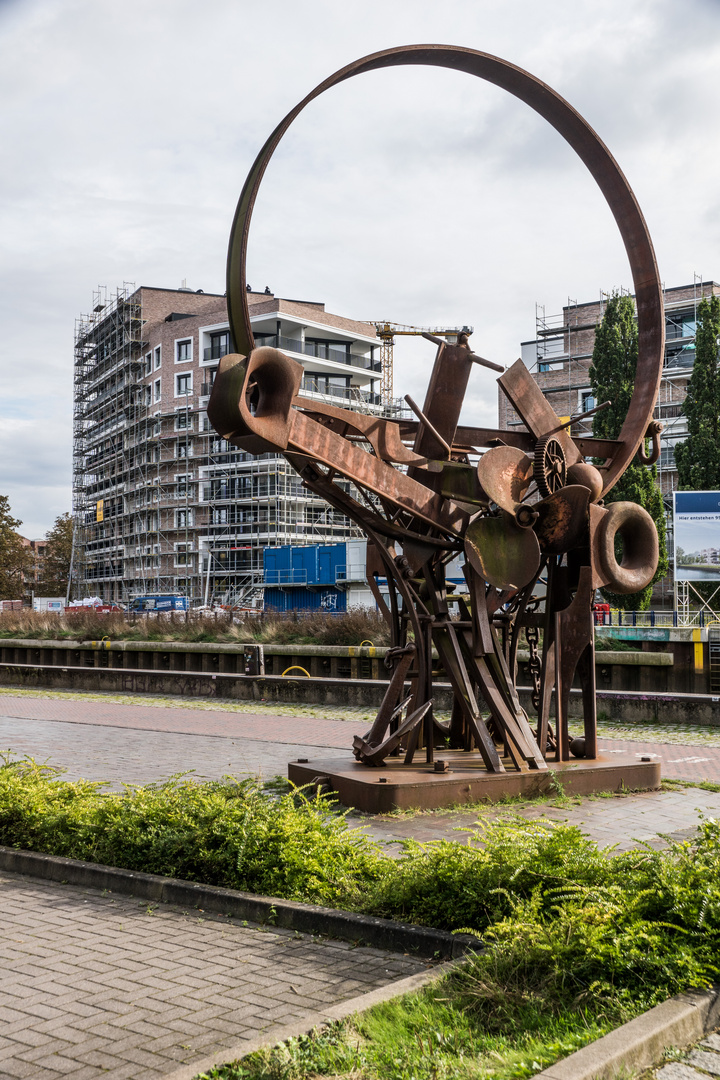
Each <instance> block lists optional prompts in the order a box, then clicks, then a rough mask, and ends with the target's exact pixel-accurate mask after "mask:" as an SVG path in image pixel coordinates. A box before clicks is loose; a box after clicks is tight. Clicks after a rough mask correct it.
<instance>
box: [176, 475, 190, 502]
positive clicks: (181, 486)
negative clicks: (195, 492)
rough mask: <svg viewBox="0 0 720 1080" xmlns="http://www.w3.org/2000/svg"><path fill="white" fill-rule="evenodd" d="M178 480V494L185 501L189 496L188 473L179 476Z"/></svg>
mask: <svg viewBox="0 0 720 1080" xmlns="http://www.w3.org/2000/svg"><path fill="white" fill-rule="evenodd" d="M176 480H177V494H178V497H179V498H182V499H184V498H185V496H186V495H187V494H188V480H189V476H188V474H187V473H184V474H182V475H180V476H177V477H176Z"/></svg>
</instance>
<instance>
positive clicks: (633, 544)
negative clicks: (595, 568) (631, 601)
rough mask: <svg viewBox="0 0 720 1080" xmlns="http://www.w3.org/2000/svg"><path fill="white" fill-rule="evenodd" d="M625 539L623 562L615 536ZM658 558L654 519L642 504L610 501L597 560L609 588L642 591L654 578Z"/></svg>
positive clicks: (625, 592) (601, 523)
mask: <svg viewBox="0 0 720 1080" xmlns="http://www.w3.org/2000/svg"><path fill="white" fill-rule="evenodd" d="M618 535H619V536H620V538H621V539H622V546H623V552H622V562H618V561H617V558H616V557H615V537H616V536H618ZM658 558H659V548H658V535H657V529H656V528H655V522H654V521H653V519H652V518H651V517H650V515H649V514H648V512H647V510H644V509H643V507H642V506H638V505H637V503H631V502H616V503H611V504H610V506H608V508H607V513H606V514H604V515H603V517H602V519H601V521H600V524H599V526H598V536H597V559H598V564H599V567H600V571H601V572H602V575H603V577H604V578H605V580H606V581H607V586H606V587H607V588H608V589H611V590H612V592H616V593H621V594H622V595H626V594H628V593H636V592H640V590H641V589H644V588H645V587H646V586H647V585H649V584H650V582H651V581H652V579H653V578H654V577H655V571H656V570H657V564H658Z"/></svg>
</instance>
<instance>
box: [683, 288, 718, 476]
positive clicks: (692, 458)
mask: <svg viewBox="0 0 720 1080" xmlns="http://www.w3.org/2000/svg"><path fill="white" fill-rule="evenodd" d="M719 337H720V297H718V296H712V297H710V300H702V301H701V302H700V305H699V306H698V325H697V332H696V335H695V364H694V367H693V370H692V375H691V376H690V380H689V382H688V390H687V397H686V398H685V415H686V416H687V426H688V437H687V439H686V440H685V441H684V442H681V443H678V444H677V445H676V446H675V462H676V464H677V469H678V482H679V485H680V488H681V489H684V490H685V491H720V370H719V369H718V338H719Z"/></svg>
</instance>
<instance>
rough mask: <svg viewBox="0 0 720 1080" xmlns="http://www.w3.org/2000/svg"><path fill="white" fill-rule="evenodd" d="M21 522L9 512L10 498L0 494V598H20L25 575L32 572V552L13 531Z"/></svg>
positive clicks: (23, 589) (23, 588) (23, 587)
mask: <svg viewBox="0 0 720 1080" xmlns="http://www.w3.org/2000/svg"><path fill="white" fill-rule="evenodd" d="M19 525H22V522H21V521H19V520H18V519H17V518H14V517H13V516H12V514H11V513H10V500H9V499H8V497H7V495H0V600H20V599H21V598H22V595H23V592H24V591H25V575H26V574H31V573H32V568H33V562H34V559H33V554H32V551H31V550H30V548H28V547H26V546H25V544H23V541H22V537H21V536H19V535H18V534H17V532H16V531H15V530H16V529H17V527H18V526H19Z"/></svg>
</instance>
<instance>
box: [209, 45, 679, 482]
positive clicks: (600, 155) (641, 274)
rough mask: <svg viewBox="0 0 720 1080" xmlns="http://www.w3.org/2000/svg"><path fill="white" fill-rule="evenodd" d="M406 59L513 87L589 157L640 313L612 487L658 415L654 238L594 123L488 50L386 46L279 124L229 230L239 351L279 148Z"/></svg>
mask: <svg viewBox="0 0 720 1080" xmlns="http://www.w3.org/2000/svg"><path fill="white" fill-rule="evenodd" d="M405 65H426V66H430V67H442V68H453V69H455V70H457V71H464V72H467V73H468V74H469V75H475V76H477V77H478V78H480V79H485V80H486V81H487V82H491V83H494V84H495V85H496V86H499V87H501V88H502V89H503V90H507V91H508V92H509V93H511V94H513V95H514V96H515V97H517V98H520V100H521V101H524V102H525V103H526V104H527V105H529V106H530V107H531V108H532V109H534V110H535V112H537V113H539V114H540V116H543V117H544V118H545V119H546V120H547V121H548V123H550V124H552V126H553V127H554V128H555V129H556V131H558V132H559V133H560V134H561V135H562V136H563V138H564V139H565V140H566V141H567V142H568V143H569V144H570V146H572V148H573V150H575V152H576V153H577V155H578V156H579V157H580V158H581V159H582V161H583V162H584V163H585V165H586V166H587V168H588V169H589V171H590V172H591V174H592V175H593V177H594V178H595V180H596V182H597V184H598V186H599V187H600V190H601V191H602V193H603V195H604V196H605V199H606V200H607V203H608V206H609V207H610V209H611V211H612V213H613V216H614V217H615V221H616V222H617V226H618V228H619V230H620V234H621V236H622V239H623V242H624V244H625V249H626V251H627V254H628V259H629V261H630V269H631V271H632V277H633V283H634V286H635V297H636V303H637V315H638V337H639V339H638V363H637V373H636V377H635V388H634V391H633V396H632V400H631V402H630V407H629V409H628V413H627V416H626V418H625V423H624V424H623V427H622V431H621V432H620V435H619V437H618V438H619V441H620V442H621V443H622V444H623V445H622V447H621V448H620V449H619V450H618V451H617V453H616V454H615V455H614V457H613V458H612V461H611V462H610V465H609V467H608V468H607V469H606V470H605V473H604V488H603V493H607V492H608V491H609V490H610V489H611V488H612V487H613V485H614V484H615V483H617V481H618V479H619V478H620V477H621V476H622V474H623V473H624V472H625V469H626V468H627V466H628V465H629V463H630V462H631V461H632V459H633V457H634V456H635V454H636V452H637V450H638V447H639V446H640V444H641V442H642V439H643V436H644V435H645V431H646V430H647V426H648V424H649V423H650V421H651V420H652V414H653V408H654V405H655V399H656V397H657V392H658V389H659V387H660V378H661V375H662V362H663V351H664V346H665V320H664V317H663V303H662V287H661V284H660V276H659V274H658V268H657V264H656V262H655V253H654V251H653V246H652V241H651V240H650V234H649V233H648V229H647V225H646V224H645V219H644V218H643V215H642V212H641V210H640V207H639V206H638V204H637V200H636V199H635V196H634V195H633V193H632V190H631V188H630V185H629V184H628V182H627V180H626V179H625V177H624V176H623V174H622V172H621V170H620V167H619V166H618V164H617V162H616V161H615V159H614V158H613V156H612V154H611V153H610V151H609V150H608V148H607V147H606V146H605V144H604V143H603V142H602V140H601V139H600V138H599V136H598V135H597V134H596V133H595V132H594V131H593V129H592V128H591V127H590V125H589V124H588V123H587V122H586V121H585V120H583V118H582V116H580V114H579V113H577V112H576V111H575V109H573V107H572V106H571V105H570V104H568V102H567V101H565V99H564V98H562V97H560V95H559V94H557V93H556V92H555V91H554V90H552V89H551V87H549V86H548V85H547V84H546V83H543V82H541V81H540V80H539V79H536V78H535V76H534V75H530V73H529V72H527V71H523V69H522V68H519V67H516V66H515V65H514V64H509V63H508V62H507V61H506V60H501V59H500V58H499V57H497V56H491V55H490V54H489V53H482V52H477V51H476V50H475V49H466V48H463V47H462V46H459V45H407V46H400V47H398V48H395V49H385V50H383V51H382V52H377V53H372V54H371V55H370V56H365V57H363V58H362V59H361V60H356V61H355V62H354V63H352V64H348V66H347V67H344V68H341V69H340V70H339V71H336V72H335V74H334V75H331V76H330V77H329V78H327V79H325V81H324V82H322V83H320V85H319V86H316V87H315V89H314V90H312V91H311V92H310V93H309V94H308V95H307V97H305V98H303V100H302V101H301V102H300V103H299V104H298V105H296V106H295V108H294V109H292V110H291V111H290V112H289V113H288V114H287V116H286V117H285V118H284V120H282V121H281V122H280V123H279V124H278V126H277V127H276V128H275V130H274V131H273V133H272V135H271V136H270V138H269V139H268V140H267V142H266V143H265V145H264V146H263V148H262V150H261V151H260V153H259V154H258V156H257V158H256V159H255V163H254V164H253V166H252V168H251V169H250V172H249V173H248V176H247V179H246V181H245V186H244V187H243V190H242V193H241V195H240V200H239V202H238V205H237V210H236V211H235V219H234V221H233V225H232V230H231V233H230V246H229V249H228V266H227V293H228V312H229V318H230V328H231V331H232V335H233V338H234V341H235V348H236V349H237V350H238V352H240V353H242V354H244V355H247V354H248V353H249V352H250V351H251V349H252V348H253V345H254V340H253V334H252V329H251V327H250V313H249V310H248V304H247V294H246V283H247V282H246V275H245V260H246V257H247V241H248V232H249V228H250V218H251V215H252V210H253V206H254V204H255V198H256V196H257V193H258V189H259V187H260V182H261V180H262V178H263V174H264V172H265V169H266V168H267V166H268V162H269V161H270V158H271V157H272V155H273V153H274V151H275V148H276V147H277V145H278V143H279V142H280V139H281V138H282V137H283V135H284V134H285V132H286V131H287V129H288V128H289V127H290V124H291V123H292V122H293V120H294V119H295V117H296V116H298V114H299V113H301V112H302V110H303V109H304V108H305V106H306V105H308V104H309V103H310V102H311V101H313V100H314V99H315V98H316V97H318V96H319V95H320V94H322V93H324V91H325V90H329V89H330V88H331V87H333V86H336V85H337V84H338V83H341V82H345V81H346V80H347V79H351V78H353V77H354V76H355V75H361V74H363V73H364V72H366V71H375V70H377V69H379V68H387V67H399V66H405Z"/></svg>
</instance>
